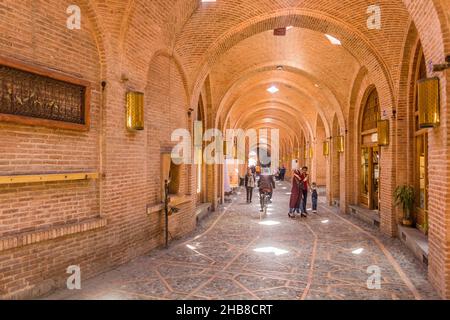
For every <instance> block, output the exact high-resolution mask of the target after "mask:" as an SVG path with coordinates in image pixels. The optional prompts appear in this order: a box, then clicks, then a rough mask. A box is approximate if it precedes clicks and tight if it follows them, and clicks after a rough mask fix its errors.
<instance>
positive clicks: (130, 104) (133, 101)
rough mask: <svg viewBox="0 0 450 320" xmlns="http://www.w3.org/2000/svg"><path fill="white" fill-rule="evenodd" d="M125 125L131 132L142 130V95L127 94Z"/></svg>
mask: <svg viewBox="0 0 450 320" xmlns="http://www.w3.org/2000/svg"><path fill="white" fill-rule="evenodd" d="M126 99H127V114H126V125H127V129H128V130H131V131H138V130H144V94H143V93H141V92H127V97H126Z"/></svg>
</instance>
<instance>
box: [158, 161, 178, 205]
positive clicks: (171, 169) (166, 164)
mask: <svg viewBox="0 0 450 320" xmlns="http://www.w3.org/2000/svg"><path fill="white" fill-rule="evenodd" d="M181 171H182V165H177V164H176V163H174V162H173V161H172V157H171V154H170V153H163V154H162V155H161V197H162V199H164V198H165V182H166V180H167V181H169V195H171V196H175V195H179V194H180V191H181V190H180V189H181V187H180V186H181Z"/></svg>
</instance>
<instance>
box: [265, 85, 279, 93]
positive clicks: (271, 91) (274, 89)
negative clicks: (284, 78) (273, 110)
mask: <svg viewBox="0 0 450 320" xmlns="http://www.w3.org/2000/svg"><path fill="white" fill-rule="evenodd" d="M267 91H269V92H270V93H271V94H275V93H277V92H278V91H280V89H278V88H277V87H275V86H271V87H270V88H269V89H267Z"/></svg>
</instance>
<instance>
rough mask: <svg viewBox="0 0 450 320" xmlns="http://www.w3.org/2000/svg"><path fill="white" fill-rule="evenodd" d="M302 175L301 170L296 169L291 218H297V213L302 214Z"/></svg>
mask: <svg viewBox="0 0 450 320" xmlns="http://www.w3.org/2000/svg"><path fill="white" fill-rule="evenodd" d="M300 175H301V172H300V170H298V169H295V170H294V174H293V177H292V190H291V199H290V201H289V218H295V211H297V213H300V211H299V208H300V203H301V201H302V195H303V183H302V180H301V178H300ZM301 215H302V217H306V215H304V214H303V213H302V214H301Z"/></svg>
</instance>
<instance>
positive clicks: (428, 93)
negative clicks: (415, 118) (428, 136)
mask: <svg viewBox="0 0 450 320" xmlns="http://www.w3.org/2000/svg"><path fill="white" fill-rule="evenodd" d="M417 87H418V96H417V99H418V105H419V126H420V128H436V127H438V126H439V123H440V112H439V107H440V92H439V78H429V79H423V80H419V81H418V83H417Z"/></svg>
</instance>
